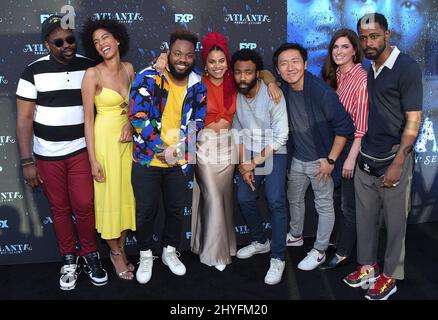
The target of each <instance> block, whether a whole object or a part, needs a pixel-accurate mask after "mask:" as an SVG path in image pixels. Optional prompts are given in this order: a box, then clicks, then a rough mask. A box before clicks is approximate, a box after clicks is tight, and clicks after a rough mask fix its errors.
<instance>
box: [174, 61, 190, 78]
mask: <svg viewBox="0 0 438 320" xmlns="http://www.w3.org/2000/svg"><path fill="white" fill-rule="evenodd" d="M168 63H169V72H170V74H171V75H172V77H174V78H175V79H176V80H184V79H186V78H187V77H188V76H189V74H190V73H191V72H192V71H193V69H194V68H195V65H194V64H192V65H191V66H189V65H187V66H188V68H187V70H186V71H184V72H178V71H176V69H175V66H174V65H173V64H172V63H171V62H170V60H169V62H168Z"/></svg>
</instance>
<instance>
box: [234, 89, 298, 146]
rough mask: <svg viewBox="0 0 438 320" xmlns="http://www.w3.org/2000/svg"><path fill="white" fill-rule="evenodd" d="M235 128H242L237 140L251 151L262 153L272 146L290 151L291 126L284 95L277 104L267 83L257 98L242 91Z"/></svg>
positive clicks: (235, 118)
mask: <svg viewBox="0 0 438 320" xmlns="http://www.w3.org/2000/svg"><path fill="white" fill-rule="evenodd" d="M233 129H235V131H238V132H237V133H238V136H239V138H238V140H237V139H236V142H238V143H239V144H242V143H243V144H244V145H245V148H246V149H247V150H249V151H254V152H256V153H258V152H260V151H262V150H263V149H264V148H265V147H266V146H268V145H271V146H272V148H273V149H274V152H275V153H286V142H287V138H288V134H289V127H288V120H287V110H286V101H285V99H284V97H283V96H282V97H281V101H280V103H279V104H278V105H276V104H275V102H274V101H273V100H272V99H271V98H270V97H269V95H268V87H267V86H266V85H265V84H264V83H263V82H261V85H260V88H259V91H258V92H257V95H256V96H255V97H254V98H251V99H248V98H246V97H245V96H244V95H243V94H240V93H238V94H237V104H236V113H235V115H234V119H233ZM235 133H236V132H235ZM235 136H236V135H235Z"/></svg>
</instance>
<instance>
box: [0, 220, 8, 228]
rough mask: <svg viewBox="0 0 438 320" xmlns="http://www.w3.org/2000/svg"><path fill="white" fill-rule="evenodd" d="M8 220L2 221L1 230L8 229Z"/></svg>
mask: <svg viewBox="0 0 438 320" xmlns="http://www.w3.org/2000/svg"><path fill="white" fill-rule="evenodd" d="M8 228H9V227H8V220H0V229H8Z"/></svg>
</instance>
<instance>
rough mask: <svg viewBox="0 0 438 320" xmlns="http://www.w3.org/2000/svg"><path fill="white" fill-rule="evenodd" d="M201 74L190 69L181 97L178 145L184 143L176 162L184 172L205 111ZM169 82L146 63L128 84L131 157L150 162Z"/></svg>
mask: <svg viewBox="0 0 438 320" xmlns="http://www.w3.org/2000/svg"><path fill="white" fill-rule="evenodd" d="M201 80H202V78H201V76H200V75H198V74H197V73H195V72H192V73H190V75H189V79H188V85H187V91H186V94H185V97H184V102H183V108H182V116H181V127H180V136H179V139H178V145H179V146H180V148H181V147H184V148H183V150H184V159H183V160H182V161H180V162H179V164H180V165H181V168H182V170H183V172H184V173H186V172H187V171H188V170H189V168H190V164H191V163H193V161H194V160H195V155H196V133H197V132H198V131H199V130H201V129H202V128H203V127H204V119H205V115H206V111H207V89H206V87H205V85H204V84H203V83H202V82H201ZM168 93H169V82H168V81H167V79H166V77H165V76H164V75H161V76H160V75H159V73H158V72H157V71H156V70H155V69H154V68H153V67H148V68H146V69H143V70H142V71H140V72H139V73H138V74H137V76H136V77H135V80H134V82H133V83H132V85H131V92H130V95H129V101H130V106H129V113H128V116H129V120H130V122H131V124H132V126H133V127H134V137H133V139H134V150H133V157H134V161H135V162H137V163H139V164H141V165H147V166H149V165H150V163H151V161H152V159H153V157H154V155H155V152H157V151H159V149H157V147H156V146H157V145H159V146H161V145H163V141H162V140H161V137H160V133H161V117H162V115H163V112H164V108H165V107H166V101H167V96H168Z"/></svg>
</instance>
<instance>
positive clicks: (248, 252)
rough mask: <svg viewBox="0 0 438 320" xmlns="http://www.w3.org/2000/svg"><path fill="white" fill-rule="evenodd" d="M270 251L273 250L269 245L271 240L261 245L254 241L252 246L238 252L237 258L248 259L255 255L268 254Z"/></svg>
mask: <svg viewBox="0 0 438 320" xmlns="http://www.w3.org/2000/svg"><path fill="white" fill-rule="evenodd" d="M270 250H271V245H270V243H269V240H266V242H265V243H259V242H257V241H253V242H251V244H249V245H247V246H246V247H243V248H241V249H240V250H239V251H237V254H236V256H237V257H238V258H239V259H248V258H251V257H252V256H253V255H255V254H259V253H266V252H269V251H270Z"/></svg>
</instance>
